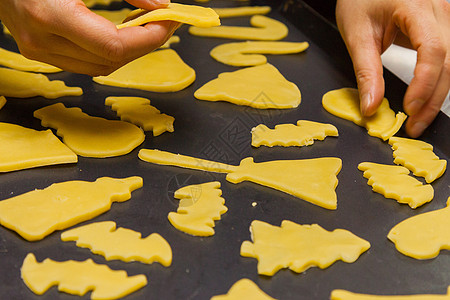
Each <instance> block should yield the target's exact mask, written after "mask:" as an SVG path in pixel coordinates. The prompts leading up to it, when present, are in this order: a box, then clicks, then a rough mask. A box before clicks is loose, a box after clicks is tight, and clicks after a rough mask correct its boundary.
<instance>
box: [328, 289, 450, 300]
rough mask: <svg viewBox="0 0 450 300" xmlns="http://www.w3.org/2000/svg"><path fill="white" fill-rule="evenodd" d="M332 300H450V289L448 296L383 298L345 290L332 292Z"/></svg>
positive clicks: (396, 296)
mask: <svg viewBox="0 0 450 300" xmlns="http://www.w3.org/2000/svg"><path fill="white" fill-rule="evenodd" d="M331 300H450V287H449V288H448V290H447V295H404V296H403V295H402V296H398V295H395V296H384V295H383V296H381V295H365V294H357V293H352V292H348V291H345V290H334V291H332V292H331Z"/></svg>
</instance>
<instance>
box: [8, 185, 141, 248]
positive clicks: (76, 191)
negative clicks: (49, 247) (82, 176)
mask: <svg viewBox="0 0 450 300" xmlns="http://www.w3.org/2000/svg"><path fill="white" fill-rule="evenodd" d="M140 187H142V178H141V177H137V176H135V177H128V178H123V179H115V178H109V177H102V178H98V179H97V180H96V181H95V182H86V181H67V182H60V183H54V184H52V185H51V186H49V187H47V188H45V189H43V190H38V189H36V190H33V191H30V192H28V193H25V194H22V195H19V196H15V197H12V198H9V199H6V200H3V201H0V224H1V225H3V226H4V227H6V228H9V229H11V230H14V231H15V232H17V233H18V234H20V235H21V236H22V237H23V238H24V239H26V240H28V241H38V240H42V239H43V238H45V237H46V236H47V235H49V234H51V233H52V232H53V231H55V230H62V229H66V228H68V227H71V226H73V225H76V224H78V223H81V222H84V221H87V220H90V219H92V218H94V217H96V216H98V215H100V214H102V213H104V212H106V211H108V210H109V209H110V208H111V204H112V203H113V202H124V201H127V200H128V199H130V197H131V192H132V191H134V190H136V189H138V188H140Z"/></svg>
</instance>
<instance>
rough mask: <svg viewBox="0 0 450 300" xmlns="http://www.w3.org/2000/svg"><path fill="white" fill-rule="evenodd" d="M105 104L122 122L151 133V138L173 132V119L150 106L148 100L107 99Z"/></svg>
mask: <svg viewBox="0 0 450 300" xmlns="http://www.w3.org/2000/svg"><path fill="white" fill-rule="evenodd" d="M105 104H106V105H109V106H111V108H112V110H114V111H116V112H117V115H118V116H119V117H120V119H121V120H122V121H126V122H130V123H133V124H135V125H137V126H139V127H141V128H142V129H143V130H144V131H153V136H158V135H160V134H162V133H164V132H166V131H169V132H173V131H174V129H173V122H174V121H175V118H174V117H171V116H168V115H166V114H161V112H160V111H159V110H158V109H157V108H156V107H154V106H151V105H150V100H148V99H145V98H141V97H108V98H106V100H105Z"/></svg>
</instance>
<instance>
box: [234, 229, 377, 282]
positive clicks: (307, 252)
mask: <svg viewBox="0 0 450 300" xmlns="http://www.w3.org/2000/svg"><path fill="white" fill-rule="evenodd" d="M250 232H251V233H252V240H253V243H252V242H250V241H244V242H243V243H242V245H241V255H242V256H244V257H254V258H256V259H258V274H261V275H268V276H272V275H274V274H275V273H276V272H278V271H279V270H281V269H283V268H289V269H291V270H292V271H294V272H297V273H301V272H303V271H305V270H307V269H309V268H310V267H313V266H318V267H319V268H321V269H324V268H327V267H329V266H330V265H331V264H333V263H334V262H335V261H337V260H342V261H344V262H347V263H352V262H355V261H356V260H357V259H358V257H359V256H360V255H361V254H362V253H363V252H365V251H366V250H367V249H369V248H370V243H369V242H367V241H366V240H364V239H361V238H359V237H357V236H356V235H354V234H353V233H351V232H350V231H347V230H344V229H335V230H334V231H327V230H325V229H323V228H322V227H320V226H319V225H317V224H313V225H299V224H296V223H294V222H291V221H288V220H284V221H283V222H281V227H278V226H273V225H270V224H267V223H265V222H262V221H258V220H255V221H253V222H252V224H251V225H250Z"/></svg>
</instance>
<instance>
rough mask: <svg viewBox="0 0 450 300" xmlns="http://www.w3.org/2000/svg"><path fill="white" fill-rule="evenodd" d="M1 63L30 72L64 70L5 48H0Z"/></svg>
mask: <svg viewBox="0 0 450 300" xmlns="http://www.w3.org/2000/svg"><path fill="white" fill-rule="evenodd" d="M0 65H2V66H5V67H8V68H13V69H16V70H20V71H29V72H40V73H56V72H61V71H62V70H61V69H60V68H57V67H54V66H52V65H48V64H45V63H42V62H38V61H35V60H31V59H28V58H26V57H25V56H23V55H22V54H19V53H16V52H13V51H8V50H6V49H3V48H0ZM2 80H3V78H2Z"/></svg>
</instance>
